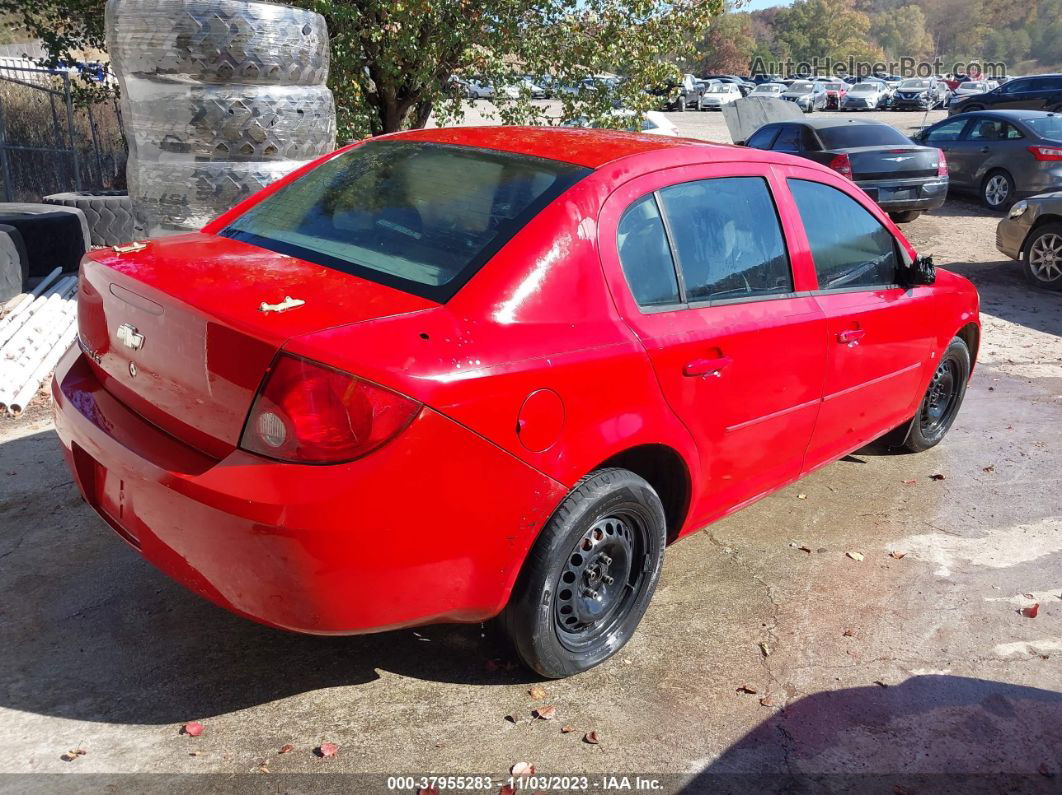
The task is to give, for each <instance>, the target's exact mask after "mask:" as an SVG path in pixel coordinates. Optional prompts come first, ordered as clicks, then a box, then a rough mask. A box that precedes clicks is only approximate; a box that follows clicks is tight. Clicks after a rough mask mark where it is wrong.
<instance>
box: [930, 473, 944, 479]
mask: <svg viewBox="0 0 1062 795" xmlns="http://www.w3.org/2000/svg"><path fill="white" fill-rule="evenodd" d="M929 479H930V480H944V475H943V474H942V473H940V472H935V473H934V474H932V475H930V476H929Z"/></svg>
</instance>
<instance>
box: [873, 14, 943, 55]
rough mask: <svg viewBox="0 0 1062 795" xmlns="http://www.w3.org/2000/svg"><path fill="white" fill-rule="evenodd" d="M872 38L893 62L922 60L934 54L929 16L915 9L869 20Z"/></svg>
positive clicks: (879, 15)
mask: <svg viewBox="0 0 1062 795" xmlns="http://www.w3.org/2000/svg"><path fill="white" fill-rule="evenodd" d="M870 37H871V38H872V39H873V40H874V41H876V42H877V43H878V44H879V45H880V46H881V48H882V49H883V50H884V51H885V54H886V55H888V56H889V57H890V58H901V57H905V56H910V57H912V58H923V57H925V56H927V55H930V54H932V52H933V37H932V36H930V35H929V33H928V32H927V31H926V15H925V14H924V13H923V11H922V9H921V8H919V7H918V6H916V5H907V6H902V7H900V8H896V9H893V10H891V11H879V12H878V13H876V14H874V15H873V16H872V17H871V18H870Z"/></svg>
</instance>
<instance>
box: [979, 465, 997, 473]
mask: <svg viewBox="0 0 1062 795" xmlns="http://www.w3.org/2000/svg"><path fill="white" fill-rule="evenodd" d="M981 470H982V471H983V472H995V471H996V468H995V467H994V466H992V465H989V466H986V467H981Z"/></svg>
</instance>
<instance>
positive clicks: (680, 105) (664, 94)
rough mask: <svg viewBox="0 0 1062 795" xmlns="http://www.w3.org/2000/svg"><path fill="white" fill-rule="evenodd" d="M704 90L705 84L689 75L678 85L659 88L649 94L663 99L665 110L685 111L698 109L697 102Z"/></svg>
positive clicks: (670, 84) (672, 84)
mask: <svg viewBox="0 0 1062 795" xmlns="http://www.w3.org/2000/svg"><path fill="white" fill-rule="evenodd" d="M703 90H704V83H703V81H702V82H701V83H698V81H697V79H696V78H695V77H694V76H693V75H692V74H689V73H686V74H684V75H683V76H682V79H681V80H680V81H679V82H678V83H667V84H665V85H662V86H658V87H656V88H654V89H652V90H650V92H649V93H651V94H653V95H654V96H657V97H660V98H661V99H663V109H664V110H677V111H680V112H681V111H684V110H686V109H687V108H690V107H693V108H696V107H697V100H699V99H700V97H701V92H702V91H703Z"/></svg>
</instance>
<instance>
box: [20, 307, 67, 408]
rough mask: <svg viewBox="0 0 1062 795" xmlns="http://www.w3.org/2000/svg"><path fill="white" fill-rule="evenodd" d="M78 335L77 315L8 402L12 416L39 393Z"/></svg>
mask: <svg viewBox="0 0 1062 795" xmlns="http://www.w3.org/2000/svg"><path fill="white" fill-rule="evenodd" d="M76 335H77V318H76V317H75V318H74V319H72V320H71V321H70V324H69V325H68V326H67V328H66V329H65V330H64V331H63V333H62V335H61V336H60V338H59V340H58V341H57V342H56V344H55V345H53V346H52V349H51V350H50V351H49V352H48V355H47V356H46V357H45V358H44V360H43V361H41V363H40V364H39V365H37V368H36V369H35V370H34V371H33V373H31V374H30V377H29V379H27V381H26V382H25V384H23V386H22V388H21V389H20V390H19V391H18V393H17V394H16V395H15V397H14V398H13V399H12V400H11V401H9V402H8V404H7V410H8V411H9V412H10V413H11V415H12V416H14V417H17V416H19V415H20V414H21V413H22V412H23V411H24V410H25V408H26V406H27V405H28V404H29V402H30V401H31V400H33V396H34V395H36V394H37V390H38V389H40V388H41V384H42V383H43V382H44V380H45V379H46V378H47V377H48V374H49V373H51V372H52V370H54V369H55V367H56V365H57V364H59V360H60V359H61V358H62V356H63V354H64V353H66V351H67V348H69V347H70V345H71V344H73V342H74V337H75V336H76Z"/></svg>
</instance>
